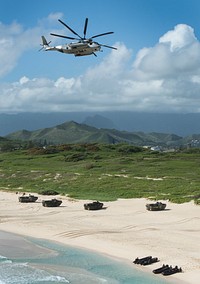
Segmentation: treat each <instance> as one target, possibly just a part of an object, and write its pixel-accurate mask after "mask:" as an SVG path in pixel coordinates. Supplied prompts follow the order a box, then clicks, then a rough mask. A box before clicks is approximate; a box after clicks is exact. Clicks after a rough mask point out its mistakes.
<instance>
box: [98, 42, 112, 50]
mask: <svg viewBox="0 0 200 284" xmlns="http://www.w3.org/2000/svg"><path fill="white" fill-rule="evenodd" d="M98 44H99V45H100V46H104V47H107V48H111V49H115V50H117V48H116V47H113V46H110V45H105V44H101V43H98Z"/></svg>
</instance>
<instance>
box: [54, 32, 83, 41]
mask: <svg viewBox="0 0 200 284" xmlns="http://www.w3.org/2000/svg"><path fill="white" fill-rule="evenodd" d="M50 35H52V36H58V37H62V38H67V39H72V40H75V39H77V38H75V37H70V36H64V35H58V34H54V33H50ZM77 40H79V39H77Z"/></svg>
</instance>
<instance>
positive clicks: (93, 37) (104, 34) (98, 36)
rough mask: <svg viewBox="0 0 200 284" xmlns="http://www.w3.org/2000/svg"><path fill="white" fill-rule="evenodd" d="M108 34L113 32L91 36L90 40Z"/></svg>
mask: <svg viewBox="0 0 200 284" xmlns="http://www.w3.org/2000/svg"><path fill="white" fill-rule="evenodd" d="M110 34H114V32H107V33H103V34H98V35H95V36H92V37H91V38H95V37H99V36H104V35H110Z"/></svg>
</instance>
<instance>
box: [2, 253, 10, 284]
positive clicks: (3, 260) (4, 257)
mask: <svg viewBox="0 0 200 284" xmlns="http://www.w3.org/2000/svg"><path fill="white" fill-rule="evenodd" d="M0 263H1V264H2V263H12V260H11V259H8V258H7V257H6V256H3V255H0ZM0 281H1V280H0ZM0 284H1V282H0Z"/></svg>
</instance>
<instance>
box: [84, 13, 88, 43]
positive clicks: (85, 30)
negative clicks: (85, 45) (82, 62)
mask: <svg viewBox="0 0 200 284" xmlns="http://www.w3.org/2000/svg"><path fill="white" fill-rule="evenodd" d="M87 25H88V18H86V19H85V26H84V32H83V35H84V39H85V37H86V32H87Z"/></svg>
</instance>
